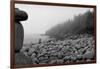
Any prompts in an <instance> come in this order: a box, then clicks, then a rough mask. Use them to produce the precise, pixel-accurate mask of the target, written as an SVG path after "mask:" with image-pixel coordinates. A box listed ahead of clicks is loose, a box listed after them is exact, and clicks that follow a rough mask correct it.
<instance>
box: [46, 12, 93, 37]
mask: <svg viewBox="0 0 100 69" xmlns="http://www.w3.org/2000/svg"><path fill="white" fill-rule="evenodd" d="M93 13H94V12H93V11H90V10H89V11H87V12H86V13H84V14H79V15H77V16H74V18H73V19H69V20H67V21H65V22H63V23H60V24H57V25H56V26H54V27H52V28H51V29H49V30H47V31H46V35H49V36H50V37H53V38H56V39H64V38H65V37H66V36H68V35H76V34H84V33H87V34H93V29H94V28H93V22H94V21H93Z"/></svg>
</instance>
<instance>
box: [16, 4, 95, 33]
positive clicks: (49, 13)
mask: <svg viewBox="0 0 100 69" xmlns="http://www.w3.org/2000/svg"><path fill="white" fill-rule="evenodd" d="M15 7H16V8H19V9H20V10H23V11H25V12H27V14H28V20H26V21H22V22H21V23H22V24H23V27H24V34H44V33H45V32H46V31H47V30H48V29H50V28H51V27H53V26H55V25H56V24H59V23H63V22H64V21H66V20H68V19H72V18H73V17H74V16H75V15H79V14H83V13H85V12H87V11H88V10H93V9H92V8H79V7H58V6H44V5H27V4H15Z"/></svg>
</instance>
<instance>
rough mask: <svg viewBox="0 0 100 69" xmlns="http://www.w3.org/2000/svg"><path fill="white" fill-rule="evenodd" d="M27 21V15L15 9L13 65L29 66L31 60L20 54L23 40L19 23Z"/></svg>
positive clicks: (21, 27) (22, 30)
mask: <svg viewBox="0 0 100 69" xmlns="http://www.w3.org/2000/svg"><path fill="white" fill-rule="evenodd" d="M27 19H28V15H27V13H26V12H24V11H21V10H19V9H18V8H15V64H16V65H24V64H31V63H32V60H31V59H30V57H27V56H25V55H24V54H23V53H22V52H20V50H21V48H22V46H23V39H24V28H23V26H22V24H21V23H20V21H24V20H27Z"/></svg>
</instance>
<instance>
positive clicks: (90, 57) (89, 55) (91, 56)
mask: <svg viewBox="0 0 100 69" xmlns="http://www.w3.org/2000/svg"><path fill="white" fill-rule="evenodd" d="M93 57H94V53H93V51H86V53H85V54H83V58H84V59H92V58H93Z"/></svg>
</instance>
